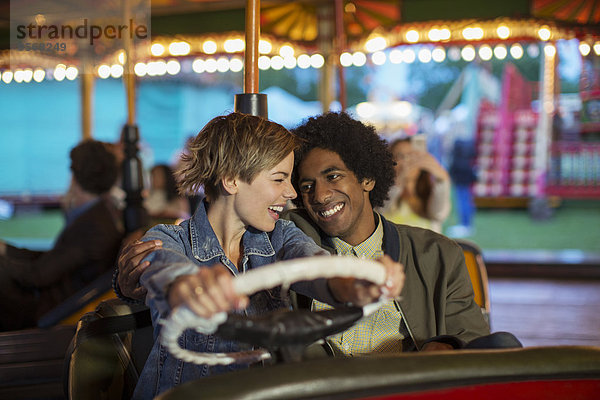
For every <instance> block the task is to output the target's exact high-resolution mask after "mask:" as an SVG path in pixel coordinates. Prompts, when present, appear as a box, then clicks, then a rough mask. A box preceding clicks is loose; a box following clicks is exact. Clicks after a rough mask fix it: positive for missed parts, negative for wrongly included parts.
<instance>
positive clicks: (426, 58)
mask: <svg viewBox="0 0 600 400" xmlns="http://www.w3.org/2000/svg"><path fill="white" fill-rule="evenodd" d="M418 58H419V61H421V62H422V63H424V64H425V63H428V62H430V61H431V51H430V50H429V49H428V48H427V47H424V48H422V49H421V50H419V54H418Z"/></svg>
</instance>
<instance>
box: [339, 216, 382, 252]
mask: <svg viewBox="0 0 600 400" xmlns="http://www.w3.org/2000/svg"><path fill="white" fill-rule="evenodd" d="M373 214H374V215H375V216H376V222H377V227H376V228H375V232H373V233H372V234H371V236H369V237H368V238H367V239H366V240H365V241H364V242H362V243H360V244H358V245H356V246H352V245H350V244H348V243H346V242H344V241H343V240H342V239H340V238H338V237H332V238H331V242H332V243H333V245H334V247H335V249H336V251H337V253H338V254H341V255H354V256H357V257H362V258H378V257H381V256H382V255H383V224H382V223H381V219H380V218H379V214H377V213H373Z"/></svg>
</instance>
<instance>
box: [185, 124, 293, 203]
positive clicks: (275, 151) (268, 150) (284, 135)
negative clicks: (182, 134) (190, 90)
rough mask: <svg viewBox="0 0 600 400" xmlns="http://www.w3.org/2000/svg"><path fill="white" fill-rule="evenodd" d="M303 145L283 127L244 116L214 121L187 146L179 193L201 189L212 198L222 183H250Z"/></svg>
mask: <svg viewBox="0 0 600 400" xmlns="http://www.w3.org/2000/svg"><path fill="white" fill-rule="evenodd" d="M299 145H300V139H298V138H297V137H296V136H295V135H292V134H291V133H290V132H289V131H288V130H287V129H285V128H284V127H283V126H281V125H279V124H277V123H275V122H272V121H269V120H267V119H265V118H261V117H256V116H252V115H248V114H242V113H237V112H234V113H231V114H229V115H224V116H219V117H216V118H213V119H212V120H211V121H210V122H208V123H207V124H206V125H205V126H204V128H202V130H201V131H200V133H198V135H197V136H196V137H195V138H193V139H192V140H191V141H190V142H189V143H188V148H187V152H186V153H184V154H183V155H182V156H181V164H180V167H179V168H178V170H177V172H176V177H177V181H178V183H179V192H180V193H182V194H195V193H197V192H198V190H199V189H201V188H202V187H203V188H204V193H205V194H206V196H207V197H208V198H209V199H214V198H216V197H217V196H218V195H219V187H220V180H221V179H223V178H239V179H241V180H243V181H244V182H246V183H251V182H252V181H253V180H254V178H255V177H256V175H258V173H259V172H261V171H263V170H266V169H270V168H273V167H275V166H276V165H277V164H279V163H280V162H281V161H282V160H283V159H284V158H285V157H287V156H288V155H289V154H290V153H291V152H293V151H294V150H296V149H297V148H298V147H299Z"/></svg>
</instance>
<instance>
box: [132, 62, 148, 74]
mask: <svg viewBox="0 0 600 400" xmlns="http://www.w3.org/2000/svg"><path fill="white" fill-rule="evenodd" d="M133 72H134V73H135V74H136V75H137V76H140V77H142V76H146V73H148V66H147V65H146V63H143V62H139V63H136V64H135V65H134V67H133Z"/></svg>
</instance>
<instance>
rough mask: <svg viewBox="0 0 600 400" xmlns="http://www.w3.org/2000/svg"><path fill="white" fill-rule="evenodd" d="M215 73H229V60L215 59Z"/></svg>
mask: <svg viewBox="0 0 600 400" xmlns="http://www.w3.org/2000/svg"><path fill="white" fill-rule="evenodd" d="M217 71H219V72H227V71H229V59H228V58H227V57H219V58H218V59H217Z"/></svg>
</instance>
